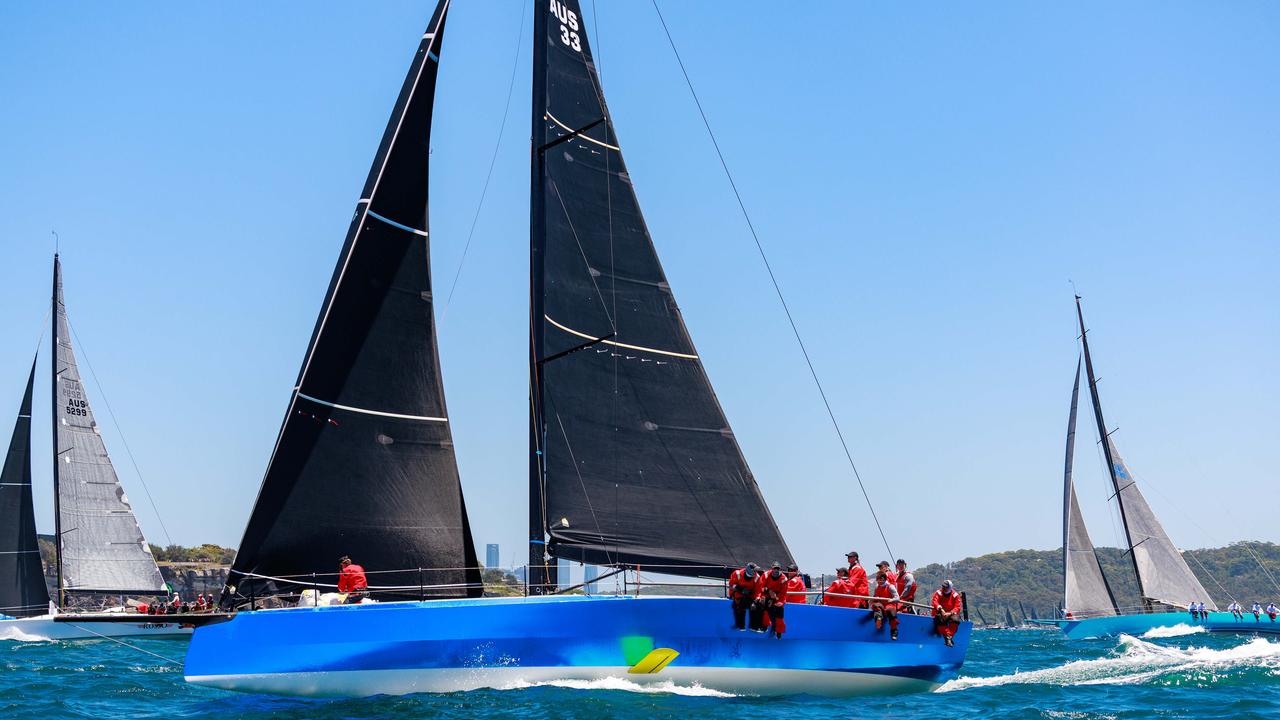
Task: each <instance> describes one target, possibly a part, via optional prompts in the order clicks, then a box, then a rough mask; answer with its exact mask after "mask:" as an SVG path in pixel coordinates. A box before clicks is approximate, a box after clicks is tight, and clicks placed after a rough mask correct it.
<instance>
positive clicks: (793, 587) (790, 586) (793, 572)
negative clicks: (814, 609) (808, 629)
mask: <svg viewBox="0 0 1280 720" xmlns="http://www.w3.org/2000/svg"><path fill="white" fill-rule="evenodd" d="M805 590H808V588H806V587H805V586H804V576H803V575H801V574H800V568H798V567H796V564H795V563H791V564H790V565H788V566H787V602H789V603H792V604H794V605H804V604H805V603H806V602H808V601H807V600H806V599H805V594H804V592H805Z"/></svg>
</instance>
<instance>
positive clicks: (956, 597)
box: [932, 580, 964, 647]
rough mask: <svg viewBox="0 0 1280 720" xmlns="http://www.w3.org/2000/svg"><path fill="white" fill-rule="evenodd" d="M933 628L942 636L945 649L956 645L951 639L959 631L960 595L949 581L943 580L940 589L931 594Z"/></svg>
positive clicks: (961, 612)
mask: <svg viewBox="0 0 1280 720" xmlns="http://www.w3.org/2000/svg"><path fill="white" fill-rule="evenodd" d="M932 605H933V626H934V628H935V629H936V630H937V631H938V634H939V635H941V636H942V640H943V642H945V643H946V644H947V647H952V646H953V645H955V644H956V642H955V640H953V638H954V637H955V635H956V630H958V629H960V620H961V616H962V615H963V614H964V613H963V610H962V608H961V602H960V593H959V592H958V591H957V590H956V588H955V585H953V584H952V583H951V581H950V580H943V581H942V587H940V588H938V589H937V591H935V592H934V593H933V603H932Z"/></svg>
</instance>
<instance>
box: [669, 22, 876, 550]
mask: <svg viewBox="0 0 1280 720" xmlns="http://www.w3.org/2000/svg"><path fill="white" fill-rule="evenodd" d="M651 2H652V3H653V9H654V11H655V12H656V13H657V14H658V22H660V23H661V24H662V31H663V32H664V33H665V34H666V36H667V42H668V43H669V44H670V45H671V52H672V53H673V54H674V55H675V58H676V62H677V63H678V64H679V65H680V73H681V74H682V75H684V81H685V84H686V85H687V86H688V87H689V94H690V95H692V96H693V102H694V104H695V105H697V106H698V114H699V115H700V116H702V124H703V126H704V127H705V128H706V129H707V136H708V137H710V138H711V144H712V145H713V146H714V147H715V150H716V156H717V157H719V158H720V167H722V168H723V169H724V174H725V177H726V178H728V180H729V187H730V188H732V189H733V196H734V197H735V198H737V201H738V209H740V210H741V211H742V218H743V220H745V221H746V223H747V229H748V230H750V231H751V238H752V239H753V240H754V241H755V244H756V250H757V251H759V253H760V259H761V260H762V261H763V262H764V267H765V270H767V271H768V273H769V280H770V281H771V282H772V283H773V290H774V292H775V293H776V294H777V296H778V301H779V302H780V303H781V304H782V311H783V312H784V313H785V314H786V316H787V323H789V324H790V325H791V332H792V334H793V335H795V338H796V344H797V345H799V346H800V352H801V354H803V355H804V361H805V364H806V365H808V366H809V374H810V375H811V376H813V384H814V385H815V386H817V388H818V394H819V395H820V396H822V404H823V405H824V406H825V407H826V409H827V417H829V418H831V425H832V427H834V428H835V431H836V436H837V437H838V438H839V439H840V447H842V448H843V449H844V455H845V458H846V459H847V460H848V461H849V467H850V469H852V470H853V476H854V478H856V479H857V481H858V488H859V489H861V490H862V497H863V499H864V500H865V501H866V503H867V509H868V510H870V511H871V519H872V520H874V521H875V524H876V530H877V531H878V532H879V533H880V539H881V540H882V541H883V542H884V548H885V550H887V551H888V552H889V557H893V550H892V549H890V547H889V538H888V537H886V536H885V533H884V528H883V527H882V526H881V525H880V517H879V516H878V515H877V514H876V508H875V505H873V504H872V502H871V496H870V494H868V493H867V486H866V484H864V483H863V482H862V475H861V473H859V472H858V466H857V464H855V463H854V461H853V453H852V452H850V450H849V443H848V442H846V441H845V438H844V432H843V431H842V430H841V429H840V423H839V422H838V421H837V420H836V414H835V411H834V410H832V409H831V402H830V401H829V400H828V399H827V392H826V390H824V389H823V387H822V381H821V380H820V379H819V378H818V371H817V369H816V368H814V365H813V360H812V359H811V358H810V357H809V350H808V349H807V348H806V347H805V344H804V339H803V338H801V336H800V329H799V327H798V326H797V325H796V321H795V318H794V317H792V315H791V309H790V308H789V307H788V306H787V299H786V298H785V297H783V294H782V286H781V285H780V284H779V283H778V278H777V276H776V275H774V272H773V266H771V265H770V264H769V257H768V255H766V253H765V251H764V244H763V243H761V242H760V235H759V234H758V233H757V232H756V227H755V224H754V223H753V222H751V215H750V214H749V213H748V212H747V206H746V203H745V202H743V200H742V194H741V193H740V192H738V184H737V183H736V182H734V180H733V173H732V172H730V170H729V163H728V161H726V160H725V157H724V152H723V151H721V150H720V143H719V142H718V141H717V140H716V135H715V132H714V131H713V130H712V129H711V121H710V120H708V119H707V113H706V111H705V110H703V109H702V101H701V100H699V99H698V92H697V91H696V90H694V88H693V80H691V79H690V78H689V71H688V70H687V69H686V68H685V66H684V60H683V59H681V57H680V51H679V50H678V49H677V48H676V41H675V39H674V38H672V37H671V30H670V29H668V28H667V21H666V19H665V18H663V17H662V10H661V9H660V8H659V7H658V0H651Z"/></svg>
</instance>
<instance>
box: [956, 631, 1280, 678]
mask: <svg viewBox="0 0 1280 720" xmlns="http://www.w3.org/2000/svg"><path fill="white" fill-rule="evenodd" d="M1242 666H1249V667H1266V668H1272V669H1275V670H1277V671H1280V643H1276V642H1270V641H1268V640H1265V639H1263V638H1254V639H1252V640H1249V641H1248V642H1245V643H1243V644H1241V645H1237V646H1236V647H1232V648H1226V649H1223V650H1214V649H1212V648H1197V647H1189V648H1185V649H1183V648H1175V647H1164V646H1162V645H1157V644H1155V643H1150V642H1146V641H1145V640H1141V639H1139V638H1136V637H1132V636H1130V635H1121V636H1120V645H1119V647H1117V648H1116V651H1115V652H1114V653H1113V654H1112V655H1110V656H1108V657H1103V658H1098V659H1096V660H1076V661H1074V662H1069V663H1067V664H1065V665H1060V666H1058V667H1052V668H1046V669H1044V670H1031V671H1028V672H1017V673H1013V674H1011V675H998V676H996V677H986V678H958V679H956V680H952V681H951V682H948V683H947V684H945V685H943V686H942V687H941V688H939V692H950V691H955V690H967V689H970V688H979V687H994V686H999V685H1017V684H1021V685H1063V686H1066V685H1125V684H1137V683H1142V682H1145V681H1148V680H1151V679H1152V678H1156V677H1159V676H1161V675H1166V674H1169V673H1184V672H1188V671H1210V672H1222V671H1226V670H1230V669H1232V668H1237V667H1242Z"/></svg>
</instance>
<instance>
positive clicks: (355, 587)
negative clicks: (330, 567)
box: [338, 555, 369, 605]
mask: <svg viewBox="0 0 1280 720" xmlns="http://www.w3.org/2000/svg"><path fill="white" fill-rule="evenodd" d="M338 565H339V567H341V568H342V569H341V570H339V571H338V592H340V593H346V594H347V599H346V604H347V605H359V604H360V601H361V600H362V599H364V591H365V590H368V589H369V581H368V580H366V579H365V576H364V568H362V567H360V566H359V565H356V564H355V563H353V562H351V558H349V557H347V556H346V555H343V556H342V558H341V559H339V560H338Z"/></svg>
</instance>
